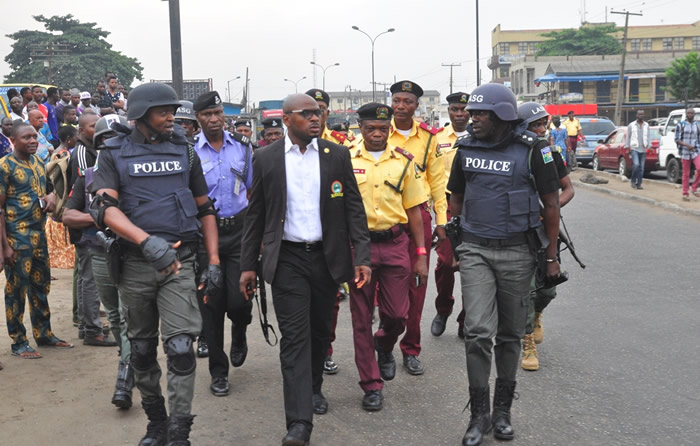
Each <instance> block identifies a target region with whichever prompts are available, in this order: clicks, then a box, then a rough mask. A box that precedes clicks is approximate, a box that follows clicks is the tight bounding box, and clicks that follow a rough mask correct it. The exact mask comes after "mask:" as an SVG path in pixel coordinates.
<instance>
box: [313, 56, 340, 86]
mask: <svg viewBox="0 0 700 446" xmlns="http://www.w3.org/2000/svg"><path fill="white" fill-rule="evenodd" d="M309 63H310V64H311V65H316V66H317V67H320V68H321V70H323V91H326V70H327V69H329V68H330V67H337V66H339V65H340V64H339V63H338V62H336V63H334V64H330V65H327V66H326V67H324V66H323V65H321V64H319V63H316V62H314V61H313V60H312V61H311V62H309Z"/></svg>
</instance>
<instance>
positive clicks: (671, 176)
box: [659, 107, 700, 183]
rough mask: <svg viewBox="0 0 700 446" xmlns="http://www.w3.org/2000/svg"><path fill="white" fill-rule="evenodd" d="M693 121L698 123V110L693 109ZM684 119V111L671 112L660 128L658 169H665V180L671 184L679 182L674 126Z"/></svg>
mask: <svg viewBox="0 0 700 446" xmlns="http://www.w3.org/2000/svg"><path fill="white" fill-rule="evenodd" d="M694 110H695V121H700V108H699V107H696V108H695V109H694ZM684 119H685V109H682V108H681V109H678V110H673V111H672V112H671V113H670V114H669V115H668V119H667V120H666V123H665V124H664V125H663V126H662V127H661V135H662V137H661V146H660V147H659V169H666V178H667V179H668V181H670V182H671V183H680V182H681V174H682V167H681V159H680V158H679V157H678V147H677V146H676V125H678V123H679V122H681V121H683V120H684Z"/></svg>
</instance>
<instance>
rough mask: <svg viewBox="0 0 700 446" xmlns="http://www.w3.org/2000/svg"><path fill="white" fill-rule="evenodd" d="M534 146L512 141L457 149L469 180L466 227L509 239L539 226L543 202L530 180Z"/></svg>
mask: <svg viewBox="0 0 700 446" xmlns="http://www.w3.org/2000/svg"><path fill="white" fill-rule="evenodd" d="M529 152H530V148H529V147H528V146H526V145H525V144H522V143H519V142H511V143H507V144H506V145H502V146H499V147H494V148H483V147H478V145H475V146H471V145H469V141H467V142H466V144H462V145H460V150H459V151H458V152H457V156H458V157H459V162H460V165H461V167H462V172H463V174H464V178H465V181H466V187H465V190H464V203H463V207H462V216H461V217H462V218H461V220H462V223H461V224H462V230H464V231H466V232H469V233H472V234H474V235H477V236H479V237H484V238H492V239H505V238H509V237H512V236H515V235H517V234H521V233H523V232H526V231H528V230H529V229H531V228H536V227H538V226H539V225H540V224H541V223H540V206H539V197H538V195H537V191H536V190H535V187H534V185H533V183H532V181H531V180H530V169H529V166H528V159H529Z"/></svg>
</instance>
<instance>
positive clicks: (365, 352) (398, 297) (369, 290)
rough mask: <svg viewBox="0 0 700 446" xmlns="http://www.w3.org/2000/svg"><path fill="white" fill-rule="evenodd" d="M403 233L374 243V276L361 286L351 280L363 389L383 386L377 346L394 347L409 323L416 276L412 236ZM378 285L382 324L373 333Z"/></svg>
mask: <svg viewBox="0 0 700 446" xmlns="http://www.w3.org/2000/svg"><path fill="white" fill-rule="evenodd" d="M408 239H409V238H408V235H406V233H402V234H400V235H399V236H397V237H396V238H394V239H393V240H389V241H386V242H379V243H375V242H373V243H372V245H371V262H372V265H371V266H372V278H371V280H370V282H368V283H366V284H365V285H364V286H363V287H362V288H359V289H358V288H357V287H356V286H355V284H354V283H351V284H350V314H351V317H352V337H353V342H354V344H355V364H356V365H357V371H358V372H359V374H360V387H361V388H362V390H363V391H364V392H367V391H369V390H381V389H382V388H383V387H384V381H383V380H382V378H381V376H380V375H379V365H378V364H377V358H376V356H375V353H374V351H375V345H376V348H381V349H382V350H384V351H387V352H389V351H392V350H393V348H394V345H395V344H396V341H397V340H398V338H399V335H401V333H403V331H404V328H405V326H406V318H407V317H408V312H409V303H408V286H409V282H411V279H412V277H413V274H412V273H411V271H412V268H411V261H410V259H409V255H408V249H409V248H408V246H409V240H408ZM377 287H378V288H379V293H378V296H379V315H380V317H381V320H382V324H381V327H380V328H379V330H377V332H376V333H375V334H374V335H373V334H372V312H373V310H374V299H375V290H376V289H377Z"/></svg>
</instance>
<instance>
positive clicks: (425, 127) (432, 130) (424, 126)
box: [419, 122, 441, 135]
mask: <svg viewBox="0 0 700 446" xmlns="http://www.w3.org/2000/svg"><path fill="white" fill-rule="evenodd" d="M419 127H420V128H422V129H423V130H425V131H428V132H430V133H432V134H433V135H437V134H438V132H439V131H440V130H441V129H438V128H436V127H433V126H432V125H428V124H426V123H425V122H421V123H420V124H419Z"/></svg>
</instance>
